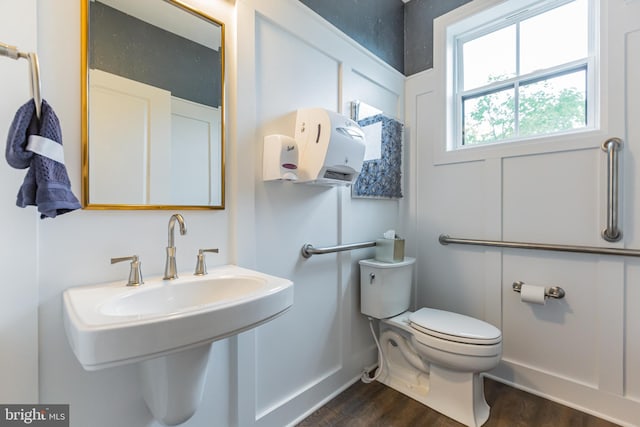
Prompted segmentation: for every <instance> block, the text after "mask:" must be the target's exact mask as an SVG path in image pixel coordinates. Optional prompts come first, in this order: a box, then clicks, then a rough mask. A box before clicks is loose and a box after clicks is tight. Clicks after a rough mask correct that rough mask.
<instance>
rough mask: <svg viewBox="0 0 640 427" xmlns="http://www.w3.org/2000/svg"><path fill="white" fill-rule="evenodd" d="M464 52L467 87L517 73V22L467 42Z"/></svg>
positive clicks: (466, 88) (477, 85) (474, 86)
mask: <svg viewBox="0 0 640 427" xmlns="http://www.w3.org/2000/svg"><path fill="white" fill-rule="evenodd" d="M462 55H463V58H464V59H463V61H462V62H463V65H462V67H463V73H462V74H463V79H464V83H463V88H464V90H469V89H473V88H476V87H479V86H483V85H486V84H487V83H490V82H493V81H496V80H504V79H506V78H510V77H513V76H515V74H516V28H515V25H511V26H509V27H506V28H503V29H501V30H498V31H495V32H493V33H490V34H487V35H485V36H482V37H479V38H477V39H474V40H471V41H468V42H466V43H464V45H463V46H462Z"/></svg>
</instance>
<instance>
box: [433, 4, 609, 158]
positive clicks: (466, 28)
mask: <svg viewBox="0 0 640 427" xmlns="http://www.w3.org/2000/svg"><path fill="white" fill-rule="evenodd" d="M569 1H570V0H546V1H542V2H541V1H540V0H509V1H502V0H474V1H473V2H470V3H467V4H465V5H464V6H462V7H460V8H457V9H454V10H453V11H452V12H450V13H448V14H446V15H443V16H442V17H440V18H438V19H436V21H435V24H434V73H435V78H436V82H438V88H437V91H436V99H438V100H439V101H438V104H439V106H440V107H441V108H442V110H440V112H441V113H442V117H437V118H436V123H434V124H435V125H436V126H437V129H436V138H437V140H438V141H440V142H439V143H438V144H436V147H434V148H435V153H434V163H435V164H439V163H452V162H460V161H468V160H481V159H486V158H489V157H495V156H503V155H511V154H513V155H521V154H532V153H539V152H550V151H562V150H567V149H574V148H579V147H585V146H588V145H591V143H590V142H587V141H591V140H592V138H589V134H593V133H594V132H597V131H598V130H599V129H600V111H599V106H600V84H599V75H600V72H599V67H600V62H599V38H598V32H599V19H600V13H599V1H598V0H588V2H589V5H588V8H589V20H590V24H589V46H588V57H587V59H586V60H584V61H583V60H579V61H574V62H573V63H571V64H564V65H563V66H559V67H556V68H554V69H547V70H545V72H544V73H539V74H537V77H540V76H542V75H552V74H553V73H554V72H558V73H562V72H564V71H566V70H568V69H572V68H574V69H575V68H579V67H582V66H586V68H587V87H586V89H587V101H588V102H587V112H586V113H587V124H586V127H582V128H579V129H573V130H568V131H565V132H559V133H553V134H543V135H535V136H528V137H518V138H514V139H509V140H500V141H495V142H488V143H482V144H473V145H464V146H463V145H462V111H461V110H462V103H461V101H462V99H461V96H462V95H469V94H471V93H474V91H475V92H476V93H477V90H475V89H474V90H469V91H465V92H463V93H461V94H458V93H456V89H457V86H458V85H457V83H458V81H459V80H458V79H461V78H462V76H460V73H458V71H457V69H456V68H455V67H456V63H457V61H456V60H459V58H456V55H461V53H460V51H461V49H459V46H458V45H457V43H458V40H459V39H458V36H459V35H467V36H468V37H470V38H475V37H478V36H479V35H481V34H487V33H489V32H492V31H495V30H496V29H498V28H500V27H501V26H500V25H499V24H495V22H496V20H497V19H500V18H501V17H506V16H511V15H514V14H516V15H517V17H518V18H520V20H522V19H524V18H525V17H530V16H533V15H537V14H539V13H542V12H543V11H546V10H550V9H553V8H555V7H558V6H560V5H562V4H566V3H568V2H569ZM526 9H530V10H528V11H527V12H524V10H526ZM492 23H493V24H492ZM483 24H486V25H484V26H483ZM503 26H504V25H503ZM464 40H466V39H464ZM535 77H536V73H531V74H529V75H527V76H526V78H524V79H523V78H522V76H518V77H516V78H513V79H508V80H505V81H501V82H496V83H495V88H498V87H503V86H509V85H511V84H513V82H514V80H520V81H528V80H529V79H530V78H535ZM484 89H486V87H484Z"/></svg>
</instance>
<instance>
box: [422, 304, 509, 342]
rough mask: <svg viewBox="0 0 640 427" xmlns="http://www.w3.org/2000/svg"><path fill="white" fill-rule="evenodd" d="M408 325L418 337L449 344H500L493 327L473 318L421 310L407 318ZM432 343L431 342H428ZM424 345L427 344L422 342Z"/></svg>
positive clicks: (426, 309) (440, 311)
mask: <svg viewBox="0 0 640 427" xmlns="http://www.w3.org/2000/svg"><path fill="white" fill-rule="evenodd" d="M409 325H410V326H411V328H412V329H413V330H414V331H416V332H418V334H417V337H416V338H417V339H418V341H421V342H422V341H425V340H427V339H426V338H423V339H420V335H427V336H430V337H433V338H436V339H439V340H445V341H450V342H451V343H457V344H467V345H465V346H463V347H460V346H455V347H458V348H464V347H468V345H469V344H471V345H478V346H493V345H495V344H499V343H501V342H502V333H501V332H500V330H499V329H498V328H496V327H495V326H493V325H491V324H489V323H487V322H483V321H482V320H479V319H475V318H473V317H469V316H465V315H462V314H458V313H452V312H449V311H443V310H436V309H433V308H421V309H420V310H418V311H416V312H415V313H412V314H411V315H410V316H409ZM428 341H429V343H432V342H433V340H428ZM424 344H428V343H427V342H424Z"/></svg>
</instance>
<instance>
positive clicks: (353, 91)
mask: <svg viewBox="0 0 640 427" xmlns="http://www.w3.org/2000/svg"><path fill="white" fill-rule="evenodd" d="M398 98H399V95H398V94H397V93H394V92H393V91H392V90H390V89H388V88H386V87H383V86H381V85H380V83H379V82H377V81H376V80H375V79H372V78H371V77H369V76H368V75H367V74H365V73H362V72H360V71H359V70H355V69H349V70H346V71H345V87H344V101H345V105H344V106H343V108H345V111H346V112H348V111H349V110H347V108H349V107H350V105H349V103H350V102H351V101H353V100H359V101H362V102H365V103H367V104H369V105H371V106H373V107H375V108H377V109H378V110H382V111H383V112H384V113H385V114H386V115H388V116H389V117H393V118H396V117H398V116H399V114H398Z"/></svg>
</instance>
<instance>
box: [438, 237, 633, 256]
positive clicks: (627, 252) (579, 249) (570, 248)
mask: <svg viewBox="0 0 640 427" xmlns="http://www.w3.org/2000/svg"><path fill="white" fill-rule="evenodd" d="M438 241H439V242H440V244H441V245H448V244H450V243H451V244H457V245H478V246H490V247H496V248H512V249H532V250H540V251H556V252H576V253H583V254H594V255H619V256H632V257H640V250H637V249H622V248H620V249H618V248H601V247H597V246H576V245H555V244H549V243H527V242H507V241H503V240H479V239H460V238H457V237H450V236H448V235H446V234H441V235H440V237H439V238H438Z"/></svg>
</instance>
